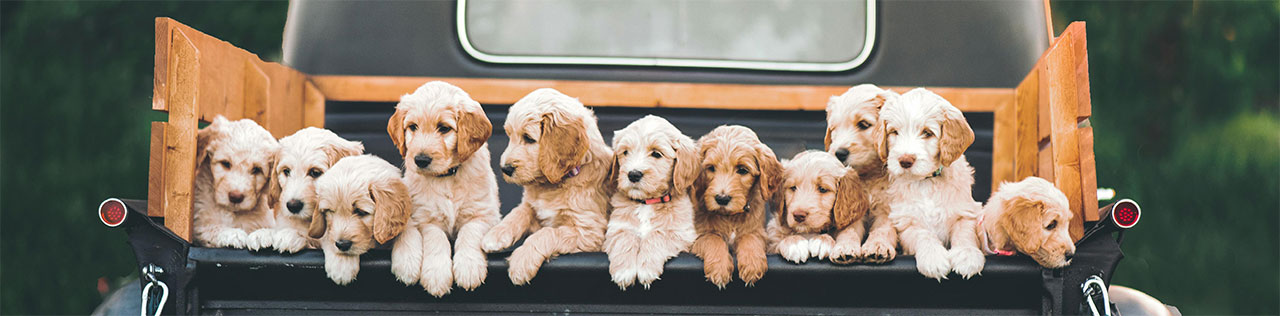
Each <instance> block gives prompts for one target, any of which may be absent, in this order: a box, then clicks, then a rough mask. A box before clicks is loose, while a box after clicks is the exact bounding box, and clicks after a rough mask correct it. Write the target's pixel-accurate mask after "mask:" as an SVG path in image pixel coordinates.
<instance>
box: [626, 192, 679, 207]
mask: <svg viewBox="0 0 1280 316" xmlns="http://www.w3.org/2000/svg"><path fill="white" fill-rule="evenodd" d="M632 200H635V201H636V202H640V203H644V205H653V204H658V203H666V202H671V195H670V194H663V195H662V196H660V197H656V198H652V199H646V200H639V199H632Z"/></svg>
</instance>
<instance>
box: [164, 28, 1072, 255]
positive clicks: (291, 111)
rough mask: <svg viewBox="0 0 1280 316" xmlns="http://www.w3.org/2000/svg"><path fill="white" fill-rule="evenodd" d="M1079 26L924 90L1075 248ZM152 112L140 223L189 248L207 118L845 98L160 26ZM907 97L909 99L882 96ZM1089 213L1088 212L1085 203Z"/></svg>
mask: <svg viewBox="0 0 1280 316" xmlns="http://www.w3.org/2000/svg"><path fill="white" fill-rule="evenodd" d="M1084 35H1085V31H1084V24H1083V23H1080V22H1077V23H1074V24H1072V25H1071V26H1070V27H1068V28H1067V31H1065V32H1064V33H1063V34H1062V36H1060V37H1059V38H1057V39H1055V40H1054V42H1053V44H1052V45H1051V46H1050V49H1049V50H1048V51H1046V52H1045V54H1044V55H1043V56H1042V57H1041V58H1040V60H1039V61H1038V62H1037V64H1036V66H1035V68H1034V69H1032V70H1031V72H1030V74H1028V75H1027V77H1026V79H1024V80H1023V82H1022V83H1021V84H1020V85H1018V87H1016V88H947V87H940V88H930V89H931V90H933V91H935V92H937V93H938V94H940V95H942V97H944V98H946V99H947V100H949V101H951V102H952V103H953V104H955V105H956V107H958V108H960V109H961V110H962V111H966V112H990V113H992V114H993V115H994V117H995V126H994V133H995V135H994V138H995V139H994V150H993V153H992V189H993V190H994V189H995V188H996V187H997V186H998V185H999V183H1000V182H1004V181H1016V180H1019V179H1022V178H1024V177H1026V176H1032V175H1035V176H1040V177H1044V178H1046V179H1049V180H1051V181H1053V182H1054V183H1055V184H1057V185H1058V187H1059V188H1061V189H1063V191H1064V192H1065V193H1066V194H1067V196H1068V198H1069V199H1070V200H1071V208H1072V209H1073V210H1075V211H1076V214H1077V216H1076V218H1077V220H1076V221H1073V222H1072V233H1073V236H1074V237H1076V238H1079V237H1080V235H1079V232H1081V231H1083V221H1084V220H1096V217H1097V214H1093V213H1094V212H1084V211H1082V210H1093V209H1096V205H1095V202H1096V200H1097V198H1096V188H1097V183H1096V182H1097V181H1096V175H1095V171H1094V160H1093V134H1092V133H1093V132H1092V129H1091V128H1090V127H1088V124H1087V122H1088V117H1089V115H1090V106H1089V104H1090V103H1089V90H1088V89H1089V84H1088V82H1089V81H1088V80H1089V79H1088V61H1087V60H1086V57H1087V52H1086V50H1085V38H1084ZM155 73H156V76H155V78H156V79H155V91H154V93H155V95H154V99H153V104H152V108H153V109H156V110H160V111H167V112H169V121H168V122H155V123H153V124H152V138H151V168H150V171H151V183H150V187H149V189H150V191H149V193H148V194H149V195H150V197H149V203H150V204H149V205H148V213H150V214H151V215H152V216H164V217H166V218H167V219H166V226H168V227H169V228H170V229H171V230H173V231H174V232H175V233H177V234H178V235H179V236H182V237H184V238H188V240H189V238H190V224H191V193H192V178H193V177H194V175H195V169H194V168H195V150H194V146H195V133H196V131H197V124H198V121H208V120H210V119H212V118H213V116H214V115H218V114H221V115H224V116H227V117H228V118H230V119H238V118H251V119H254V120H255V121H257V122H259V123H261V124H263V126H264V127H266V128H267V129H268V130H269V131H271V133H272V134H273V135H275V136H277V137H281V136H284V135H288V134H290V133H292V132H294V131H296V130H297V129H300V128H302V127H304V126H318V127H320V126H323V122H324V109H325V108H324V104H325V102H326V101H365V102H396V101H398V100H399V98H400V96H401V95H404V94H406V93H409V92H412V91H413V90H414V89H416V88H417V87H418V86H420V85H422V84H423V83H426V82H428V81H432V80H441V81H446V82H449V83H451V84H454V85H457V86H459V87H461V88H462V89H463V90H466V91H467V92H468V93H469V94H471V96H472V97H473V98H475V99H476V101H479V102H480V103H485V104H511V103H515V102H516V101H517V100H519V99H520V98H521V97H524V95H526V94H528V93H529V92H531V91H533V90H535V89H538V88H544V87H550V88H555V89H557V90H560V91H562V92H564V93H566V94H568V95H571V96H575V97H577V98H579V100H581V101H582V102H583V103H584V104H586V105H588V106H596V107H605V106H622V107H664V108H695V109H737V110H799V111H822V110H824V109H825V107H826V104H827V99H828V98H829V97H831V96H833V95H838V94H841V93H843V92H844V91H845V90H847V89H848V86H816V85H750V84H716V83H674V82H622V81H582V80H539V79H499V78H433V77H379V76H322V75H317V76H311V75H307V74H304V73H301V72H298V71H296V70H293V69H290V68H288V67H286V66H283V65H280V64H276V63H269V62H264V61H262V60H261V59H259V58H258V57H257V56H256V55H253V54H252V53H249V52H247V51H245V50H242V49H239V48H236V47H235V46H233V45H231V44H230V43H227V42H224V41H221V40H218V39H216V38H213V37H211V36H208V35H206V34H203V33H200V32H199V31H196V30H194V29H192V28H190V27H187V26H185V25H182V24H180V23H178V22H177V21H174V20H172V19H168V18H158V19H156V68H155ZM888 88H890V89H893V90H896V91H898V92H906V91H907V90H908V89H910V88H907V87H888ZM1086 201H1088V202H1089V203H1086Z"/></svg>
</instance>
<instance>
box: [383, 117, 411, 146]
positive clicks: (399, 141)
mask: <svg viewBox="0 0 1280 316" xmlns="http://www.w3.org/2000/svg"><path fill="white" fill-rule="evenodd" d="M408 111H409V110H408V108H402V107H400V106H396V113H395V114H392V115H391V119H388V120H387V135H391V143H393V144H396V149H399V150H400V155H401V156H404V151H405V147H404V116H405V112H408Z"/></svg>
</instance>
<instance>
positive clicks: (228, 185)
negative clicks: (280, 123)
mask: <svg viewBox="0 0 1280 316" xmlns="http://www.w3.org/2000/svg"><path fill="white" fill-rule="evenodd" d="M279 154H280V144H279V143H277V142H276V139H275V138H274V137H271V133H268V132H267V130H266V129H263V128H262V126H259V125H258V123H254V122H253V120H250V119H242V120H238V121H235V122H231V121H228V120H227V118H225V117H222V116H221V115H219V116H217V117H215V118H214V119H213V123H212V124H209V126H206V127H205V128H203V129H200V131H199V132H197V133H196V161H197V165H196V179H195V199H194V201H193V207H194V208H195V218H194V220H193V225H194V228H195V231H194V233H195V234H194V236H193V237H194V239H195V243H196V245H198V246H201V247H230V248H244V247H245V245H246V243H247V242H248V240H249V233H252V232H254V231H256V230H258V229H262V228H267V227H271V226H273V225H274V224H275V223H274V222H275V221H274V219H273V217H272V216H273V215H272V210H271V206H272V205H274V204H275V201H276V199H277V195H276V194H275V192H273V191H272V190H271V187H272V184H271V182H272V181H274V180H273V178H272V176H271V172H272V170H274V166H275V162H276V157H277V156H279Z"/></svg>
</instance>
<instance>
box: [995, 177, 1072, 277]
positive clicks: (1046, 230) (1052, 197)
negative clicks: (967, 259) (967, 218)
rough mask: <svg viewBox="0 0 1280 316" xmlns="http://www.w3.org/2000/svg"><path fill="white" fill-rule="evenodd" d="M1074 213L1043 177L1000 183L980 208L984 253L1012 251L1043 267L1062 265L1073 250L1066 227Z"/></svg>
mask: <svg viewBox="0 0 1280 316" xmlns="http://www.w3.org/2000/svg"><path fill="white" fill-rule="evenodd" d="M1073 216H1075V215H1074V213H1072V212H1071V209H1070V207H1069V206H1068V205H1067V196H1066V195H1065V194H1062V191H1060V190H1058V188H1056V187H1054V186H1053V184H1052V183H1049V181H1047V180H1045V179H1041V178H1037V177H1027V178H1026V179H1022V181H1018V182H1012V183H1009V182H1006V183H1001V184H1000V189H998V190H996V192H995V193H994V194H992V195H991V199H989V200H987V205H986V206H984V207H983V209H982V217H981V218H980V220H979V221H978V223H979V229H981V230H980V231H979V232H978V236H979V237H983V238H979V239H980V240H979V242H980V243H981V244H982V245H983V249H984V252H987V254H993V253H995V250H1011V251H1017V252H1021V253H1024V254H1027V255H1028V256H1031V258H1032V259H1035V260H1036V262H1038V263H1040V265H1041V266H1043V267H1045V268H1051V269H1056V268H1061V267H1065V266H1067V265H1069V264H1071V256H1073V255H1075V252H1076V246H1075V243H1074V242H1072V240H1071V235H1070V233H1069V232H1068V229H1067V228H1068V227H1070V223H1071V218H1072V217H1073Z"/></svg>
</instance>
